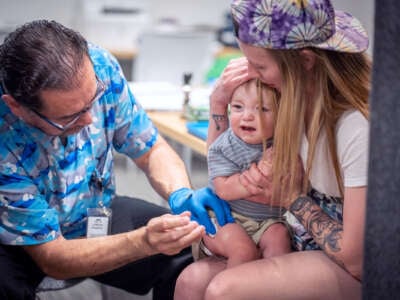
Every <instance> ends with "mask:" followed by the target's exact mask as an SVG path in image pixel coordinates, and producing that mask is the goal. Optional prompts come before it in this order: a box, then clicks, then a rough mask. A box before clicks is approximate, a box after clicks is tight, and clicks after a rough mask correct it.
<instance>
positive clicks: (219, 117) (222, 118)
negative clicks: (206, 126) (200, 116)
mask: <svg viewBox="0 0 400 300" xmlns="http://www.w3.org/2000/svg"><path fill="white" fill-rule="evenodd" d="M211 117H212V118H213V120H214V122H215V127H216V129H217V130H218V131H219V130H221V126H220V125H219V122H225V121H226V120H227V119H226V116H225V115H217V114H212V115H211Z"/></svg>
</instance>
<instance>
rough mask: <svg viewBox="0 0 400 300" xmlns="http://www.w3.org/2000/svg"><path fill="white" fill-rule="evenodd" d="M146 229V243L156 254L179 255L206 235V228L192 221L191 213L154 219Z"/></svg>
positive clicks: (166, 215) (167, 215)
mask: <svg viewBox="0 0 400 300" xmlns="http://www.w3.org/2000/svg"><path fill="white" fill-rule="evenodd" d="M145 228H146V233H145V236H144V238H145V242H146V243H147V244H148V246H149V248H150V249H151V252H153V253H154V254H156V253H163V254H167V255H174V254H177V253H179V252H180V251H181V250H182V249H183V248H186V247H188V246H190V245H191V244H192V243H194V242H196V241H199V240H200V238H201V237H202V236H203V235H204V234H205V230H204V226H201V225H199V224H198V223H197V222H195V221H190V213H189V212H184V213H181V214H180V215H170V214H165V215H162V216H160V217H156V218H153V219H151V220H150V221H149V222H148V223H147V225H146V227H145Z"/></svg>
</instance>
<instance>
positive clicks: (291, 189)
mask: <svg viewBox="0 0 400 300" xmlns="http://www.w3.org/2000/svg"><path fill="white" fill-rule="evenodd" d="M232 16H233V19H234V24H235V27H236V34H237V38H238V42H239V45H240V48H241V50H242V52H243V53H244V55H245V58H241V59H238V60H235V61H232V62H231V63H230V64H229V65H228V67H227V68H226V69H225V71H224V73H223V74H222V76H221V78H220V80H219V82H218V84H217V85H216V87H215V90H214V92H213V94H212V96H211V100H210V116H211V118H210V129H209V140H208V143H211V142H212V141H213V140H214V139H215V138H216V137H218V136H219V134H221V132H222V131H224V130H225V129H227V127H228V123H227V110H226V108H227V105H228V102H229V99H230V96H231V94H232V92H233V91H234V89H235V88H236V87H237V86H238V85H239V84H241V83H242V82H243V81H246V80H248V79H249V78H253V77H259V78H260V79H261V81H263V82H264V83H265V84H267V85H269V86H271V87H273V88H275V89H277V90H278V91H279V92H280V94H281V101H280V107H279V111H278V114H277V125H276V129H275V135H274V146H273V155H271V153H269V155H266V156H265V161H264V163H261V164H259V165H253V166H252V168H251V169H250V170H249V171H247V172H244V173H243V174H242V176H241V177H240V178H241V184H242V185H243V186H245V187H246V188H247V189H248V190H249V191H251V193H252V194H253V195H254V197H264V198H265V199H266V201H267V200H270V203H271V204H273V205H278V204H281V205H282V206H284V207H285V208H286V209H287V210H288V211H287V213H286V217H287V220H288V222H289V223H290V224H291V226H292V229H293V234H294V242H295V243H294V247H295V248H296V250H297V251H294V252H292V253H290V254H287V255H282V256H277V257H273V258H271V259H264V260H257V261H253V262H249V263H245V264H242V265H240V266H237V267H235V268H230V269H226V264H225V261H224V260H222V259H218V258H215V257H209V258H206V259H203V260H200V261H197V262H196V263H194V264H192V265H190V266H189V267H187V268H186V269H185V270H184V271H183V273H182V274H181V275H180V277H179V279H178V282H177V286H176V291H175V299H184V298H185V299H307V300H309V299H358V298H360V297H361V283H360V278H361V274H362V252H363V234H364V220H365V206H366V189H367V187H366V185H367V161H368V131H369V122H368V94H369V80H370V69H371V67H370V61H369V59H368V57H367V56H366V54H364V53H363V52H364V51H365V50H366V49H367V47H368V37H367V35H366V33H365V30H364V29H363V28H362V25H361V24H360V23H359V22H358V20H356V19H355V18H354V17H352V16H351V15H349V14H347V13H343V12H340V11H335V10H334V9H333V7H332V5H331V3H330V2H329V1H327V0H325V1H324V0H309V1H290V0H287V1H273V0H247V1H246V0H235V1H233V3H232ZM299 154H300V157H301V160H300V161H301V162H302V165H303V167H304V171H303V170H300V169H303V168H299V165H301V164H299V159H298V157H299ZM271 174H273V178H272V175H271ZM287 174H291V175H292V176H288V175H287ZM261 187H262V188H261ZM271 193H272V197H270V195H271ZM304 250H315V251H304Z"/></svg>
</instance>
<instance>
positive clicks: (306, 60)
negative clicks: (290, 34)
mask: <svg viewBox="0 0 400 300" xmlns="http://www.w3.org/2000/svg"><path fill="white" fill-rule="evenodd" d="M300 56H301V57H302V59H303V60H302V64H303V67H304V68H305V69H306V70H307V71H309V70H311V69H312V68H313V67H314V65H315V60H316V57H315V53H314V52H313V51H312V50H310V49H303V50H301V51H300Z"/></svg>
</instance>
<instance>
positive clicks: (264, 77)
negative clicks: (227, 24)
mask: <svg viewBox="0 0 400 300" xmlns="http://www.w3.org/2000/svg"><path fill="white" fill-rule="evenodd" d="M239 46H240V49H241V50H242V52H243V54H244V55H245V56H246V58H247V60H248V62H249V65H250V68H251V70H250V71H254V72H255V73H256V74H257V75H258V76H259V78H260V79H261V81H262V82H264V83H265V84H266V85H268V86H270V87H272V88H275V89H276V90H278V91H279V92H280V91H281V86H282V78H281V73H280V71H279V68H278V65H277V63H276V61H275V59H274V57H273V56H272V54H271V52H270V50H268V49H264V48H261V47H255V46H252V45H249V44H244V43H242V42H240V41H239Z"/></svg>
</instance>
